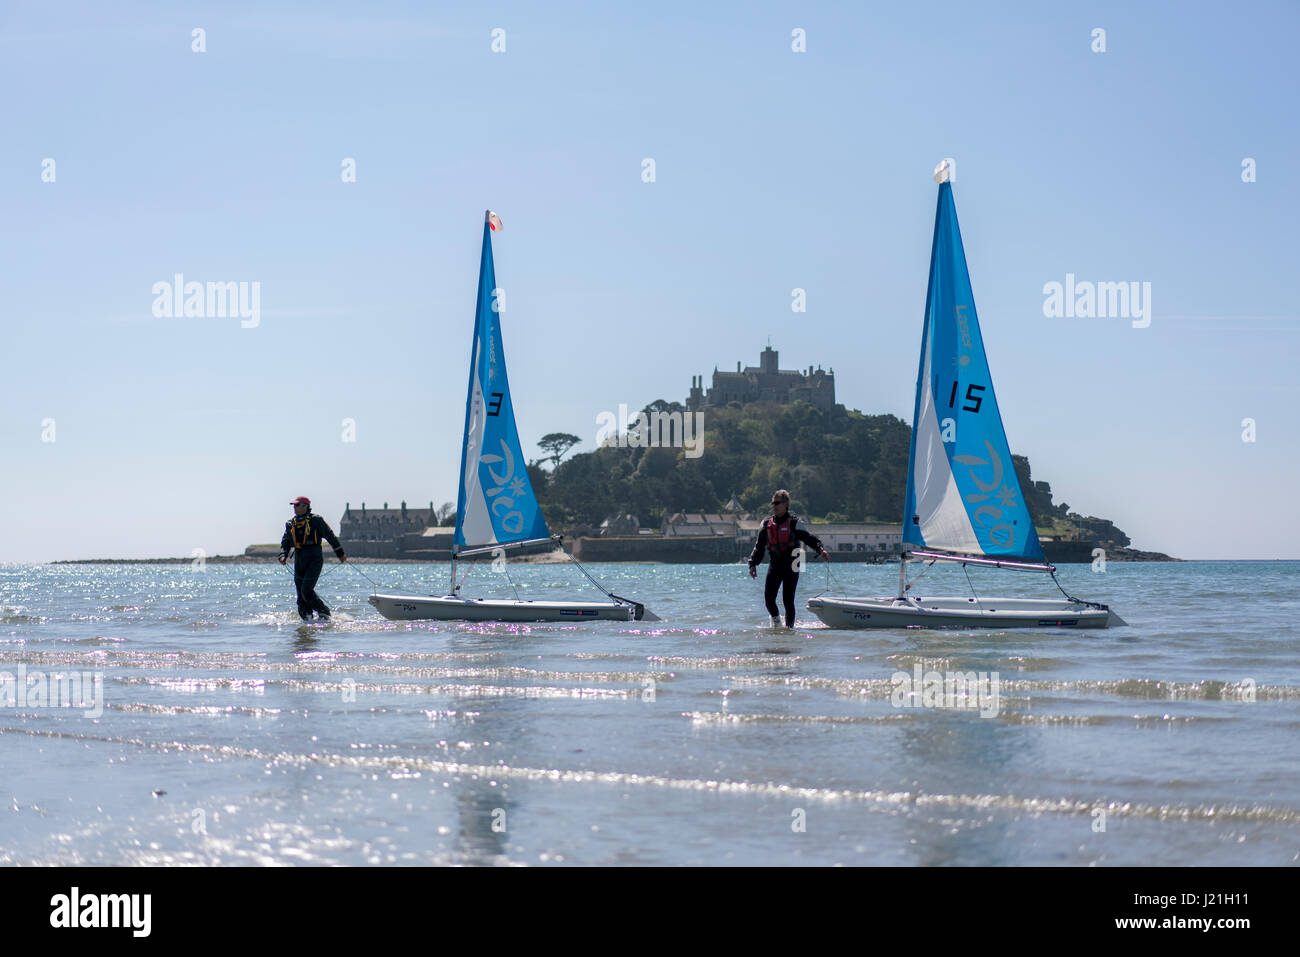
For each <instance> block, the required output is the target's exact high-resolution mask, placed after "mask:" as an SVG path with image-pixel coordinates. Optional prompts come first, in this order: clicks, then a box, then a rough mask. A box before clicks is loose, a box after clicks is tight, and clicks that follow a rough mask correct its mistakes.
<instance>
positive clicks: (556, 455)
mask: <svg viewBox="0 0 1300 957" xmlns="http://www.w3.org/2000/svg"><path fill="white" fill-rule="evenodd" d="M581 441H582V439H580V438H578V437H577V436H576V435H572V434H570V433H568V432H549V433H547V434H546V435H543V436H542V438H541V441H539V442H538V443H537V447H538V448H539V449H541V450H542V451H543V452H549V453H550V455H545V456H543V457H542V458H543V460H546V459H549V460H550V462H551V468H552V469H556V468H559V467H560V459H562V458H564V456H565V454H566V453H567V452H568V451H569V449H571V448H573V447H574V446H575V445H577V444H578V443H579V442H581Z"/></svg>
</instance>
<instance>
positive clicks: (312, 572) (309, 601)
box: [280, 495, 347, 621]
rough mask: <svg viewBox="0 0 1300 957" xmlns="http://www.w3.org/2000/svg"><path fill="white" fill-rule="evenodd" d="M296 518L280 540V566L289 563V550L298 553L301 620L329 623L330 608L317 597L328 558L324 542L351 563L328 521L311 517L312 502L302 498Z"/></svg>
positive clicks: (296, 570) (295, 559)
mask: <svg viewBox="0 0 1300 957" xmlns="http://www.w3.org/2000/svg"><path fill="white" fill-rule="evenodd" d="M289 504H290V505H292V506H293V518H292V519H290V520H289V521H287V522H285V523H284V537H283V538H281V539H280V564H281V565H283V564H284V563H285V562H286V561H288V559H289V549H290V548H292V549H293V550H294V556H293V586H294V588H296V589H297V590H298V616H299V617H300V618H302V620H303V621H308V620H310V619H311V614H312V612H316V614H317V615H318V616H319V617H320V619H321V620H322V621H327V620H328V619H329V616H330V609H329V606H328V605H326V604H325V602H323V601H321V598H320V595H318V594H316V581H317V579H319V578H320V573H321V569H323V568H324V567H325V556H324V554H322V553H321V548H320V540H321V539H322V538H323V539H325V541H327V542H329V543H330V545H332V546H333V548H334V554H335V555H337V556H338V559H339V561H341V562H345V561H347V556H345V555H344V554H343V546H342V545H341V544H339V540H338V537H337V536H336V535H335V534H334V531H333V530H332V529H331V528H330V527H329V524H328V523H327V522H326V521H325V519H323V518H321V517H320V516H319V515H313V514H312V513H311V499H309V498H308V497H307V496H306V495H299V496H298V497H297V498H295V499H294V500H293V501H292V502H290V503H289Z"/></svg>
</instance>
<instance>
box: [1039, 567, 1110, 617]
mask: <svg viewBox="0 0 1300 957" xmlns="http://www.w3.org/2000/svg"><path fill="white" fill-rule="evenodd" d="M1051 574H1052V581H1053V582H1055V583H1056V587H1057V588H1060V589H1061V594H1062V595H1064V596H1065V597H1066V598H1068V599H1069V600H1070V601H1072V602H1074V603H1075V604H1076V605H1086V606H1087V607H1088V608H1096V609H1099V610H1102V611H1107V610H1109V609H1108V608H1107V606H1105V605H1100V604H1098V603H1097V602H1095V601H1084V600H1083V599H1082V598H1075V597H1074V596H1073V595H1071V594H1070V593H1069V592H1068V591H1066V590H1065V588H1064V587H1063V586H1062V585H1061V583H1060V582H1059V581H1056V570H1055V569H1053V570H1052V573H1051Z"/></svg>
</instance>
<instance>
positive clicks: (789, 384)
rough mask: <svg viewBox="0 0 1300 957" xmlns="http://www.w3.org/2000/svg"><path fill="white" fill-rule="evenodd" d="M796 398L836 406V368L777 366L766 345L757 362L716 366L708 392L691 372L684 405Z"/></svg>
mask: <svg viewBox="0 0 1300 957" xmlns="http://www.w3.org/2000/svg"><path fill="white" fill-rule="evenodd" d="M799 399H802V400H803V401H804V402H807V403H808V404H809V405H811V406H814V407H815V408H818V409H822V410H824V411H827V412H829V411H831V410H832V409H835V408H836V403H835V370H834V369H832V370H830V371H829V372H825V371H823V370H822V368H821V366H818V367H816V368H815V369H814V368H813V367H812V366H809V367H808V369H807V371H804V370H803V369H780V368H778V367H777V352H776V350H775V349H773V348H772V347H771V346H770V345H769V346H768V347H767V348H765V349H764V350H763V352H762V354H761V355H760V356H759V358H758V365H757V366H747V367H746V368H745V369H744V370H742V369H741V368H740V363H739V362H737V363H736V371H735V372H719V371H718V370H717V368H716V367H715V368H714V370H713V387H712V388H710V389H709V390H708V391H707V392H706V391H705V389H704V376H702V375H701V376H693V377H692V378H691V394H690V395H689V396H688V397H687V399H686V409H687V411H689V412H698V411H699V410H701V409H708V408H719V407H721V406H725V405H726V404H727V403H729V402H741V403H745V402H780V403H788V402H794V401H796V400H799Z"/></svg>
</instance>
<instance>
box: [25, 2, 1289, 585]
mask: <svg viewBox="0 0 1300 957" xmlns="http://www.w3.org/2000/svg"><path fill="white" fill-rule="evenodd" d="M1298 28H1300V5H1296V4H1294V3H1256V4H1250V5H1231V4H1206V3H1129V2H1125V3H1113V4H1112V3H1099V4H1086V5H1085V4H1070V5H1065V4H1042V3H1025V4H997V5H987V4H969V3H928V4H923V5H914V4H865V3H845V4H834V3H806V2H800V3H784V4H782V3H757V4H755V3H715V4H707V5H703V4H694V3H654V4H595V3H591V4H566V3H547V4H537V3H520V4H493V3H486V4H469V3H466V4H453V3H439V4H433V3H415V2H411V3H384V2H376V3H366V4H355V3H347V4H344V3H321V2H310V3H306V2H304V3H284V2H263V0H259V2H256V3H253V2H222V3H132V2H124V3H115V4H112V5H106V4H101V3H98V2H86V3H57V2H51V3H44V2H21V0H20V2H13V0H6V2H5V3H4V4H3V5H0V82H2V83H3V88H4V90H5V91H6V95H5V96H4V97H3V98H0V130H3V133H2V134H0V257H2V260H3V263H4V268H3V270H0V282H2V283H3V288H2V289H0V293H2V295H0V304H2V308H3V311H2V313H0V316H2V318H0V346H2V349H3V356H4V364H3V376H2V377H0V561H19V562H33V561H48V560H54V559H66V558H88V557H121V558H144V557H163V556H191V555H194V554H196V552H195V550H196V549H202V550H203V552H204V554H207V555H214V554H232V553H238V552H241V551H242V550H243V549H244V547H245V546H247V545H249V544H252V543H259V542H272V541H277V540H278V539H279V536H280V533H281V531H282V529H283V523H284V521H285V520H286V519H287V518H288V517H289V512H290V509H289V506H288V502H289V500H290V499H291V498H293V497H294V496H297V495H300V494H306V495H309V496H311V498H312V500H313V503H314V505H315V510H316V511H317V512H318V513H320V514H323V515H324V516H325V517H326V518H327V519H329V520H330V522H331V523H333V524H335V526H336V527H337V521H338V518H339V516H340V515H341V514H342V512H343V509H344V506H345V504H346V503H350V504H352V505H353V506H354V507H356V506H359V505H360V503H361V502H362V501H365V502H366V503H367V505H368V506H379V505H382V504H383V503H385V502H387V503H388V504H389V505H390V506H393V507H396V505H397V504H398V502H400V501H402V500H405V501H407V502H408V504H410V505H427V504H428V503H429V502H430V501H433V502H435V504H441V503H443V502H446V501H454V500H455V499H456V489H457V484H456V482H457V475H456V473H457V467H458V464H459V455H460V447H461V430H462V427H463V421H464V408H465V405H464V403H465V390H466V381H467V378H468V364H469V346H470V337H471V334H472V328H473V319H474V300H475V291H476V283H477V269H478V259H479V243H480V238H481V229H482V217H483V211H484V209H487V208H491V209H493V210H495V211H496V212H497V213H498V214H499V215H500V216H501V218H502V220H503V222H504V224H505V230H504V232H503V233H502V234H500V235H499V236H498V237H496V239H495V241H494V245H495V260H496V270H497V278H498V283H499V285H500V286H501V287H503V288H504V289H505V290H506V294H507V298H506V303H507V307H506V312H505V314H504V317H503V323H502V324H503V337H504V345H505V349H506V353H507V359H508V362H509V367H510V379H511V389H512V394H513V400H514V405H515V409H516V414H517V417H518V425H519V432H520V436H521V438H522V440H523V443H524V446H525V450H526V451H527V452H529V453H530V454H536V455H538V456H540V454H541V453H540V451H539V450H537V449H536V445H535V443H536V441H537V439H539V438H540V437H541V436H542V435H544V434H546V433H548V432H556V431H562V432H571V433H574V434H576V435H578V436H580V437H581V438H582V440H583V441H582V444H581V445H580V446H578V448H577V451H583V450H588V449H591V448H593V447H594V445H595V436H596V431H597V416H599V414H600V413H601V412H604V411H614V412H616V411H617V409H618V407H619V405H620V404H626V405H627V406H629V408H631V409H634V410H635V409H639V408H641V407H643V406H644V405H645V404H646V403H648V402H650V401H652V400H654V399H658V398H665V399H670V400H677V401H683V400H684V399H685V396H686V394H687V391H688V389H689V386H690V379H691V377H692V376H694V375H701V374H702V375H704V376H705V379H706V384H707V381H708V379H709V377H710V376H711V374H712V372H713V370H714V368H715V367H716V368H719V369H723V370H726V369H730V368H734V365H735V363H736V362H737V361H738V360H740V361H743V363H744V364H745V365H757V364H758V355H759V352H760V351H761V350H762V348H763V346H764V345H765V344H766V343H767V341H768V338H769V336H770V337H771V342H772V345H773V347H774V348H776V349H777V350H778V351H779V352H780V357H781V366H782V367H783V368H790V369H798V368H806V367H808V366H809V365H821V366H823V367H826V368H833V369H834V371H835V378H836V391H837V398H838V400H839V401H840V402H842V403H844V404H845V405H847V406H849V407H850V408H856V409H860V410H862V411H863V412H866V413H872V414H875V413H893V414H895V415H898V416H900V417H901V418H903V419H905V420H908V421H910V419H911V413H912V407H913V398H914V390H915V386H916V362H917V348H918V345H919V342H920V330H921V322H922V314H923V310H924V306H925V289H926V280H927V271H928V265H929V252H930V241H931V231H932V228H933V221H934V203H935V192H936V189H937V187H936V185H935V183H934V181H933V179H932V178H931V172H932V170H933V169H934V167H935V165H936V164H937V163H938V162H939V161H940V160H942V159H944V158H947V157H951V158H952V159H953V160H954V161H955V166H956V178H955V181H954V186H953V189H954V197H955V199H956V204H957V211H958V215H959V218H960V222H961V227H962V235H963V239H964V241H965V247H966V256H967V261H968V263H969V267H970V272H971V279H972V284H973V288H974V292H975V300H976V304H977V308H978V311H979V317H980V322H981V327H982V332H983V336H984V341H985V345H986V348H987V351H988V356H989V365H990V368H991V371H992V374H993V377H994V382H995V385H996V389H997V395H998V401H999V405H1000V407H1001V410H1002V413H1003V418H1004V423H1005V427H1006V431H1007V435H1008V438H1009V441H1010V445H1011V448H1012V451H1014V452H1017V453H1021V454H1025V455H1028V456H1029V458H1030V461H1031V463H1032V465H1033V470H1034V477H1035V478H1036V479H1046V480H1048V481H1050V482H1051V484H1052V489H1053V491H1054V493H1055V495H1056V500H1057V501H1058V502H1060V501H1065V502H1068V503H1069V505H1070V507H1071V508H1072V509H1073V510H1075V511H1078V512H1081V513H1084V514H1091V515H1099V516H1104V517H1106V518H1110V519H1112V520H1114V521H1115V522H1116V523H1117V524H1118V525H1119V526H1120V527H1121V528H1123V529H1124V530H1125V531H1126V532H1127V533H1128V534H1129V535H1130V536H1131V537H1132V539H1133V544H1134V545H1135V546H1136V547H1139V548H1144V549H1152V550H1159V551H1163V552H1167V553H1169V554H1172V555H1176V556H1178V557H1182V558H1202V559H1208V558H1238V559H1269V558H1292V559H1295V558H1300V509H1298V508H1297V507H1296V504H1295V496H1294V494H1293V489H1294V484H1295V479H1296V477H1297V475H1300V467H1298V466H1300V453H1298V452H1297V449H1300V426H1297V415H1296V412H1295V406H1296V400H1297V398H1300V396H1298V395H1297V393H1298V392H1300V381H1298V380H1297V377H1296V375H1295V373H1294V371H1293V364H1294V361H1295V358H1296V356H1297V355H1298V354H1300V349H1298V348H1297V347H1298V346H1300V307H1297V305H1296V302H1295V298H1294V293H1293V286H1294V282H1295V276H1296V267H1295V263H1296V259H1297V252H1300V250H1298V248H1297V246H1298V243H1297V239H1296V230H1295V227H1294V226H1293V223H1292V220H1293V217H1294V211H1295V209H1296V208H1297V206H1298V204H1297V199H1298V198H1300V196H1298V195H1297V194H1298V192H1300V187H1298V186H1297V178H1296V177H1295V176H1294V175H1293V174H1290V173H1288V172H1287V171H1286V167H1285V163H1286V162H1288V159H1289V158H1293V157H1295V156H1297V155H1300V125H1298V124H1297V123H1296V122H1295V105H1294V100H1295V94H1296V91H1297V89H1298V88H1300V84H1298V83H1297V74H1298V73H1300V67H1297V65H1296V62H1295V58H1294V51H1293V44H1294V38H1295V36H1296V35H1297V34H1298V32H1300V31H1298ZM196 30H198V31H201V32H200V33H197V34H196V32H195V31H196ZM1098 30H1101V31H1104V34H1098V33H1097V31H1098ZM796 31H801V33H796ZM800 38H802V45H803V47H804V49H803V50H802V51H801V52H799V51H796V49H794V47H797V46H799V45H800ZM1102 41H1104V49H1099V47H1100V46H1101V45H1102ZM494 47H495V48H496V49H494ZM196 48H201V49H196ZM647 160H653V173H654V175H653V178H652V181H647V179H648V176H647V173H646V170H647V164H646V161H647ZM349 161H350V163H351V165H349ZM349 170H354V171H355V177H354V178H355V181H347V180H348V179H349V178H350V177H349V175H348V173H349ZM177 274H181V275H183V276H184V280H185V281H186V282H191V281H199V282H204V283H206V282H222V283H230V282H234V283H248V284H250V285H248V286H246V287H245V288H246V289H247V290H248V291H249V292H250V293H251V290H252V288H253V287H252V285H251V284H252V283H257V284H258V286H257V289H258V293H259V300H258V302H259V308H258V311H257V314H256V322H255V324H254V319H253V318H252V317H251V316H250V317H248V318H244V319H241V318H240V317H237V316H235V317H232V316H212V315H207V316H166V315H164V316H157V315H155V311H157V307H156V302H157V300H159V298H160V297H159V295H158V294H157V293H156V292H155V291H154V290H155V286H156V284H158V283H163V282H166V283H170V282H172V281H173V278H174V276H175V275H177ZM1067 275H1072V276H1073V277H1075V281H1076V282H1079V281H1090V282H1137V283H1139V288H1149V289H1150V313H1149V319H1150V322H1149V325H1146V326H1145V327H1135V325H1134V321H1133V320H1131V319H1129V318H1124V317H1088V318H1081V317H1073V318H1066V317H1057V316H1049V315H1046V314H1045V301H1046V299H1047V296H1046V295H1045V292H1044V287H1045V286H1046V285H1047V284H1049V283H1053V282H1057V283H1061V284H1064V283H1065V282H1066V277H1067ZM1144 283H1150V286H1149V287H1143V286H1142V285H1141V284H1144ZM795 289H803V290H805V295H806V312H803V313H796V312H793V311H792V308H791V306H792V301H793V299H792V297H793V290H795ZM162 298H166V297H165V296H164V297H162ZM250 306H251V303H250ZM249 312H251V309H250V310H249ZM1139 325H1140V323H1139ZM1246 420H1251V422H1252V423H1253V426H1252V425H1249V424H1246ZM346 422H350V423H352V428H351V431H350V432H349V430H348V428H347V426H346V424H345V423H346ZM705 426H706V430H707V422H706V423H705ZM349 439H351V440H349ZM1246 439H1252V440H1251V441H1246ZM705 443H706V444H705V453H704V454H706V455H707V454H708V453H707V432H706V440H705ZM723 491H724V494H725V493H726V492H728V491H731V490H723ZM670 504H671V503H670ZM899 509H900V515H901V510H902V503H901V502H900V503H899Z"/></svg>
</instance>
